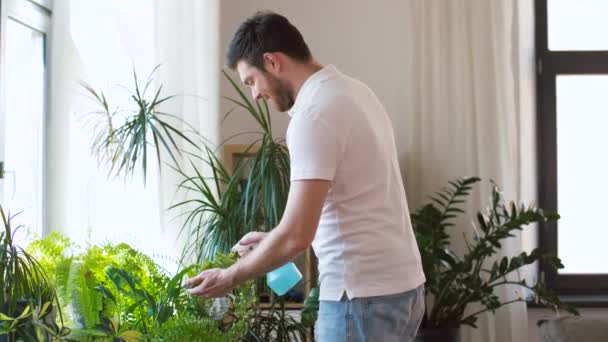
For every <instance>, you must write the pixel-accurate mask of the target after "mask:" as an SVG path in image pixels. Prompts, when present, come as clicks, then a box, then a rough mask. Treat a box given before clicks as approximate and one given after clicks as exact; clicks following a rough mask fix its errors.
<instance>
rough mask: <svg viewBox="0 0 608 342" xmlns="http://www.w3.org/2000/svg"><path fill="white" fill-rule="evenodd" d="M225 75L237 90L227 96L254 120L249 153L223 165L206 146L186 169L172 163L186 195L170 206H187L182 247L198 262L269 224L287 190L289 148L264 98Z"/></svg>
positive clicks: (280, 212) (276, 216) (282, 206)
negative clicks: (275, 131)
mask: <svg viewBox="0 0 608 342" xmlns="http://www.w3.org/2000/svg"><path fill="white" fill-rule="evenodd" d="M224 75H225V77H226V79H227V80H228V82H229V83H230V84H231V85H232V87H233V89H234V91H235V92H236V93H237V95H238V96H237V99H233V98H226V99H227V100H228V101H230V102H231V103H233V104H234V105H235V106H236V108H240V109H243V110H244V111H245V113H246V115H248V116H250V117H251V118H252V119H253V120H254V121H255V122H256V123H257V124H258V127H259V132H258V133H257V134H258V138H257V139H255V141H254V142H253V143H251V144H250V145H249V148H248V150H247V151H245V154H248V155H250V156H251V157H250V158H248V159H246V160H240V161H239V162H237V164H236V165H235V168H234V170H227V169H226V168H225V166H224V164H223V163H222V161H221V160H220V159H219V158H218V157H217V156H216V155H215V151H214V150H213V149H211V148H209V147H207V146H206V147H205V148H204V151H205V154H204V157H203V158H199V159H201V160H197V157H196V156H192V157H193V159H194V161H198V162H199V163H198V164H197V163H194V162H192V161H191V164H190V171H183V169H180V168H176V170H177V171H178V172H179V173H180V174H181V175H182V176H183V181H182V182H181V183H180V185H179V187H180V188H182V189H184V190H186V191H188V195H189V197H188V199H187V200H185V201H182V202H179V203H176V204H175V205H174V206H173V207H172V208H178V207H184V206H185V208H186V210H185V212H186V213H185V215H186V219H185V224H184V226H183V228H182V233H186V232H187V233H188V234H189V237H190V239H189V245H188V246H187V247H186V251H187V255H189V256H190V257H193V258H194V260H195V261H196V262H199V263H200V262H203V261H204V260H206V259H210V258H213V256H214V255H215V254H216V253H218V252H220V253H228V252H229V251H230V248H231V247H232V246H233V245H234V244H235V243H237V242H238V240H239V239H240V238H241V237H242V236H243V235H244V234H245V233H247V232H250V231H254V230H259V229H260V227H261V228H262V230H266V231H269V230H271V229H272V228H274V227H275V226H276V225H277V224H278V223H279V220H280V219H281V217H282V215H283V212H284V210H285V204H286V202H287V194H288V192H289V153H288V150H287V147H286V146H285V144H284V141H283V140H281V139H277V138H275V137H274V136H273V134H272V124H271V118H270V110H269V108H268V105H267V103H266V102H264V101H262V102H260V101H255V102H252V101H250V100H249V99H248V98H247V96H246V95H245V94H244V93H243V91H242V90H241V89H240V88H239V86H238V85H237V84H236V83H235V82H234V80H233V79H232V78H230V76H229V75H228V74H226V73H224ZM232 112H233V111H230V112H229V114H230V113H232ZM249 152H251V153H249ZM200 165H204V166H205V167H206V168H207V170H208V171H207V172H204V169H203V167H201V166H200Z"/></svg>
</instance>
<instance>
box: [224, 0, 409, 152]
mask: <svg viewBox="0 0 608 342" xmlns="http://www.w3.org/2000/svg"><path fill="white" fill-rule="evenodd" d="M381 3H382V6H379V5H378V2H376V1H352V0H351V1H349V0H337V1H320V0H311V1H285V0H258V1H255V2H253V1H237V0H223V1H221V4H220V16H221V20H220V21H221V23H220V37H221V38H220V53H221V58H220V61H221V63H224V52H225V51H226V47H227V45H228V42H229V41H230V39H231V38H232V35H233V33H234V31H235V30H236V28H237V27H238V25H239V24H240V23H241V22H242V21H243V20H244V19H245V18H247V17H249V16H251V15H252V14H254V13H255V12H256V11H258V10H272V11H275V12H277V13H280V14H282V15H285V16H286V17H287V18H289V19H290V21H291V22H292V23H293V24H294V25H295V26H296V27H297V28H298V29H299V30H300V31H301V32H302V35H303V36H304V39H306V41H307V43H308V45H309V47H310V49H311V51H312V53H313V55H314V56H315V58H316V59H317V60H318V61H319V62H320V63H321V64H323V65H327V64H334V65H336V67H338V69H340V70H341V71H342V72H344V73H346V74H349V75H350V76H353V77H355V78H358V79H360V80H361V81H363V82H365V83H367V84H368V85H369V86H370V87H371V88H372V89H373V90H374V91H375V92H376V94H377V95H378V97H379V98H380V100H381V101H382V102H383V103H384V105H385V106H386V108H387V110H388V112H389V114H390V115H391V117H392V120H393V123H394V126H395V131H396V132H403V131H404V129H403V125H404V119H403V112H402V111H401V110H400V108H401V107H403V105H404V104H405V103H406V101H407V96H406V95H405V94H406V92H405V90H404V89H405V88H404V84H405V79H406V76H407V75H405V72H404V70H405V69H404V68H403V69H401V68H400V66H401V65H403V64H404V63H405V58H406V50H405V46H406V45H405V44H403V43H402V42H403V41H404V39H406V38H404V32H405V31H406V24H405V23H404V22H403V20H402V18H401V16H402V13H403V12H404V11H405V10H406V4H405V3H404V2H403V1H398V0H384V1H382V2H381ZM388 66H390V67H388ZM232 75H235V76H236V74H232ZM220 92H221V94H222V95H234V93H233V92H232V90H231V89H230V87H229V86H228V85H227V83H226V82H224V81H223V80H222V82H221V87H220ZM230 108H231V106H230V105H228V104H227V103H225V102H224V103H223V104H222V106H221V110H222V113H226V112H227V111H228V110H229V109H230ZM287 125H288V115H287V114H286V113H277V114H276V115H274V118H273V127H274V131H275V133H276V134H277V135H278V136H279V137H284V134H285V130H286V128H287ZM255 128H256V126H255V124H254V123H253V122H252V121H250V120H244V119H243V115H238V114H237V115H232V117H229V118H228V119H227V120H226V121H225V122H224V124H223V125H222V128H221V135H222V136H223V137H224V138H226V137H229V136H231V135H233V134H236V133H239V132H244V131H248V130H252V129H255ZM249 139H250V138H249ZM397 140H398V141H397V145H398V150H399V151H400V153H403V151H404V150H405V149H404V148H403V146H404V143H405V139H404V138H403V137H401V136H400V135H399V134H397ZM248 141H250V140H248V138H246V137H239V138H238V139H237V140H235V142H241V143H243V142H248Z"/></svg>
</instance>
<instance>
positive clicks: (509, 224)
mask: <svg viewBox="0 0 608 342" xmlns="http://www.w3.org/2000/svg"><path fill="white" fill-rule="evenodd" d="M479 181H480V179H479V178H477V177H471V178H464V179H458V180H455V181H450V182H449V186H448V187H446V188H444V189H443V190H442V191H440V192H437V193H436V194H435V196H433V197H431V202H430V203H428V204H426V205H424V206H422V207H421V208H420V209H418V210H417V211H416V212H415V213H413V214H412V221H413V224H414V227H415V232H416V239H417V241H418V246H419V248H420V253H421V256H422V264H423V268H424V272H425V275H426V277H427V282H426V291H427V295H428V296H429V299H430V302H431V303H432V304H431V305H430V306H427V314H426V317H425V318H426V320H425V322H424V324H425V325H426V326H427V327H435V328H437V327H455V326H459V325H463V324H464V325H470V326H473V327H475V326H476V325H475V323H476V322H477V318H478V316H479V314H481V313H482V312H486V311H492V312H494V311H495V310H496V309H498V308H499V307H501V306H503V305H508V304H510V303H514V302H520V301H525V300H526V299H525V298H523V297H518V298H514V299H509V300H506V301H503V300H501V299H500V298H499V297H498V295H497V294H496V293H495V289H496V288H498V287H501V286H507V285H515V286H519V287H521V288H525V289H528V290H530V291H532V292H533V293H534V294H535V300H536V301H537V302H538V303H540V304H543V305H547V306H552V307H555V308H564V309H566V310H568V311H570V312H573V313H576V310H575V309H574V308H573V307H571V306H568V305H565V304H563V303H561V302H560V300H559V298H558V297H557V296H556V295H555V294H554V293H553V292H552V291H551V290H549V289H548V288H547V287H546V286H545V284H544V283H543V282H542V281H539V282H538V283H537V284H535V285H532V284H528V283H526V281H525V280H511V279H510V278H509V275H510V274H511V273H513V272H516V271H517V270H519V269H520V268H521V267H522V266H525V265H529V264H532V263H534V262H537V261H540V262H544V263H546V264H547V265H549V266H551V267H555V268H562V267H563V265H562V264H561V262H560V260H559V259H558V258H557V257H555V256H551V255H548V254H545V253H543V252H542V251H541V250H540V249H538V248H537V249H534V250H533V251H532V252H530V253H526V252H522V253H521V254H519V255H517V256H514V257H507V256H505V257H502V258H501V259H499V260H495V261H494V259H493V257H494V256H495V255H496V254H497V253H498V252H499V251H500V248H501V242H502V241H503V240H504V239H507V238H509V237H513V236H514V233H515V232H516V231H519V230H522V229H523V228H524V227H525V226H527V225H529V224H532V223H542V222H548V221H554V220H557V219H559V215H557V214H553V213H545V212H543V210H541V209H538V208H535V207H532V206H527V207H526V206H524V205H519V206H518V205H516V204H514V203H510V204H507V203H505V202H504V200H503V196H502V193H501V192H500V190H499V188H498V186H496V184H494V183H493V184H492V191H491V198H490V205H489V206H488V208H487V210H486V211H485V212H483V211H480V212H478V213H477V215H476V218H477V223H476V224H474V225H473V228H472V233H473V239H472V241H469V240H465V242H466V246H467V249H466V252H465V253H464V255H462V256H458V255H457V254H456V253H455V252H453V251H452V250H451V249H450V240H449V235H448V232H447V230H448V229H449V228H450V227H453V226H454V225H455V223H454V220H455V219H456V218H457V217H458V215H459V214H463V213H464V211H463V210H462V209H460V208H459V205H460V204H462V203H464V202H465V198H466V197H467V196H468V195H469V194H470V192H471V190H472V188H473V185H474V184H475V183H477V182H479ZM465 239H466V238H465ZM473 303H480V304H481V307H482V308H481V309H480V310H478V311H475V312H472V313H468V312H467V313H465V310H466V309H467V307H468V306H469V305H471V304H473Z"/></svg>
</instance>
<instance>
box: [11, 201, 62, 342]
mask: <svg viewBox="0 0 608 342" xmlns="http://www.w3.org/2000/svg"><path fill="white" fill-rule="evenodd" d="M0 218H1V219H2V225H3V230H2V231H1V232H0V341H8V342H10V341H15V340H17V339H19V340H26V341H37V340H51V339H53V340H62V339H63V338H64V337H66V336H67V335H68V334H69V332H70V330H69V329H68V328H66V327H64V326H63V319H62V316H61V310H60V309H59V303H58V301H57V297H56V294H55V290H54V288H53V287H52V285H51V283H50V282H49V279H48V276H47V275H46V273H45V272H44V271H43V269H42V267H41V266H40V264H39V263H38V261H37V260H36V259H34V258H33V257H32V256H31V255H30V254H28V253H27V252H26V251H24V250H23V249H22V248H21V247H20V246H18V245H15V243H14V237H15V233H16V232H17V231H18V230H19V228H21V227H19V226H18V227H13V226H12V222H11V221H12V220H13V218H14V216H11V215H10V214H5V212H4V210H3V208H2V207H1V206H0ZM56 313H59V321H60V324H59V325H58V324H57V323H56V322H55V315H56Z"/></svg>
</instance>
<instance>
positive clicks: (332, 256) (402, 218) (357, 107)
mask: <svg viewBox="0 0 608 342" xmlns="http://www.w3.org/2000/svg"><path fill="white" fill-rule="evenodd" d="M289 115H291V116H292V119H291V122H290V123H289V128H288V129H287V146H288V148H289V154H290V159H291V180H292V181H296V180H303V179H325V180H329V181H331V187H330V190H329V192H328V194H327V198H326V200H325V205H324V207H323V212H322V214H321V220H320V222H319V227H318V229H317V233H316V236H315V239H314V241H313V249H314V251H315V254H316V255H317V257H318V259H319V276H320V282H321V289H320V299H321V300H336V301H337V300H340V299H341V297H342V295H343V294H344V293H345V292H346V294H347V296H348V298H351V299H352V298H361V297H372V296H381V295H388V294H395V293H400V292H405V291H408V290H411V289H414V288H416V287H418V286H419V285H421V284H423V283H424V281H425V278H424V274H423V271H422V264H421V262H420V253H419V251H418V246H417V244H416V239H415V237H414V232H413V230H412V226H411V222H410V214H409V210H408V206H407V200H406V197H405V190H404V187H403V182H402V180H401V174H400V171H399V163H398V161H397V150H396V147H395V138H394V135H393V127H392V124H391V121H390V118H389V116H388V115H387V113H386V111H385V109H384V107H383V106H382V104H381V103H380V101H379V100H378V98H377V97H376V95H375V94H374V93H373V92H372V91H371V90H370V89H369V88H368V87H367V86H366V85H365V84H363V83H361V82H359V81H357V80H355V79H353V78H350V77H348V76H346V75H344V74H342V73H340V72H339V71H338V70H336V68H335V67H334V66H332V65H330V66H326V67H325V68H323V69H322V70H320V71H318V72H316V73H315V74H313V75H312V76H310V77H309V78H308V79H307V80H306V82H305V83H304V84H303V85H302V87H301V88H300V91H299V93H298V95H297V98H296V101H295V104H294V105H293V107H292V108H291V109H290V110H289Z"/></svg>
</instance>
